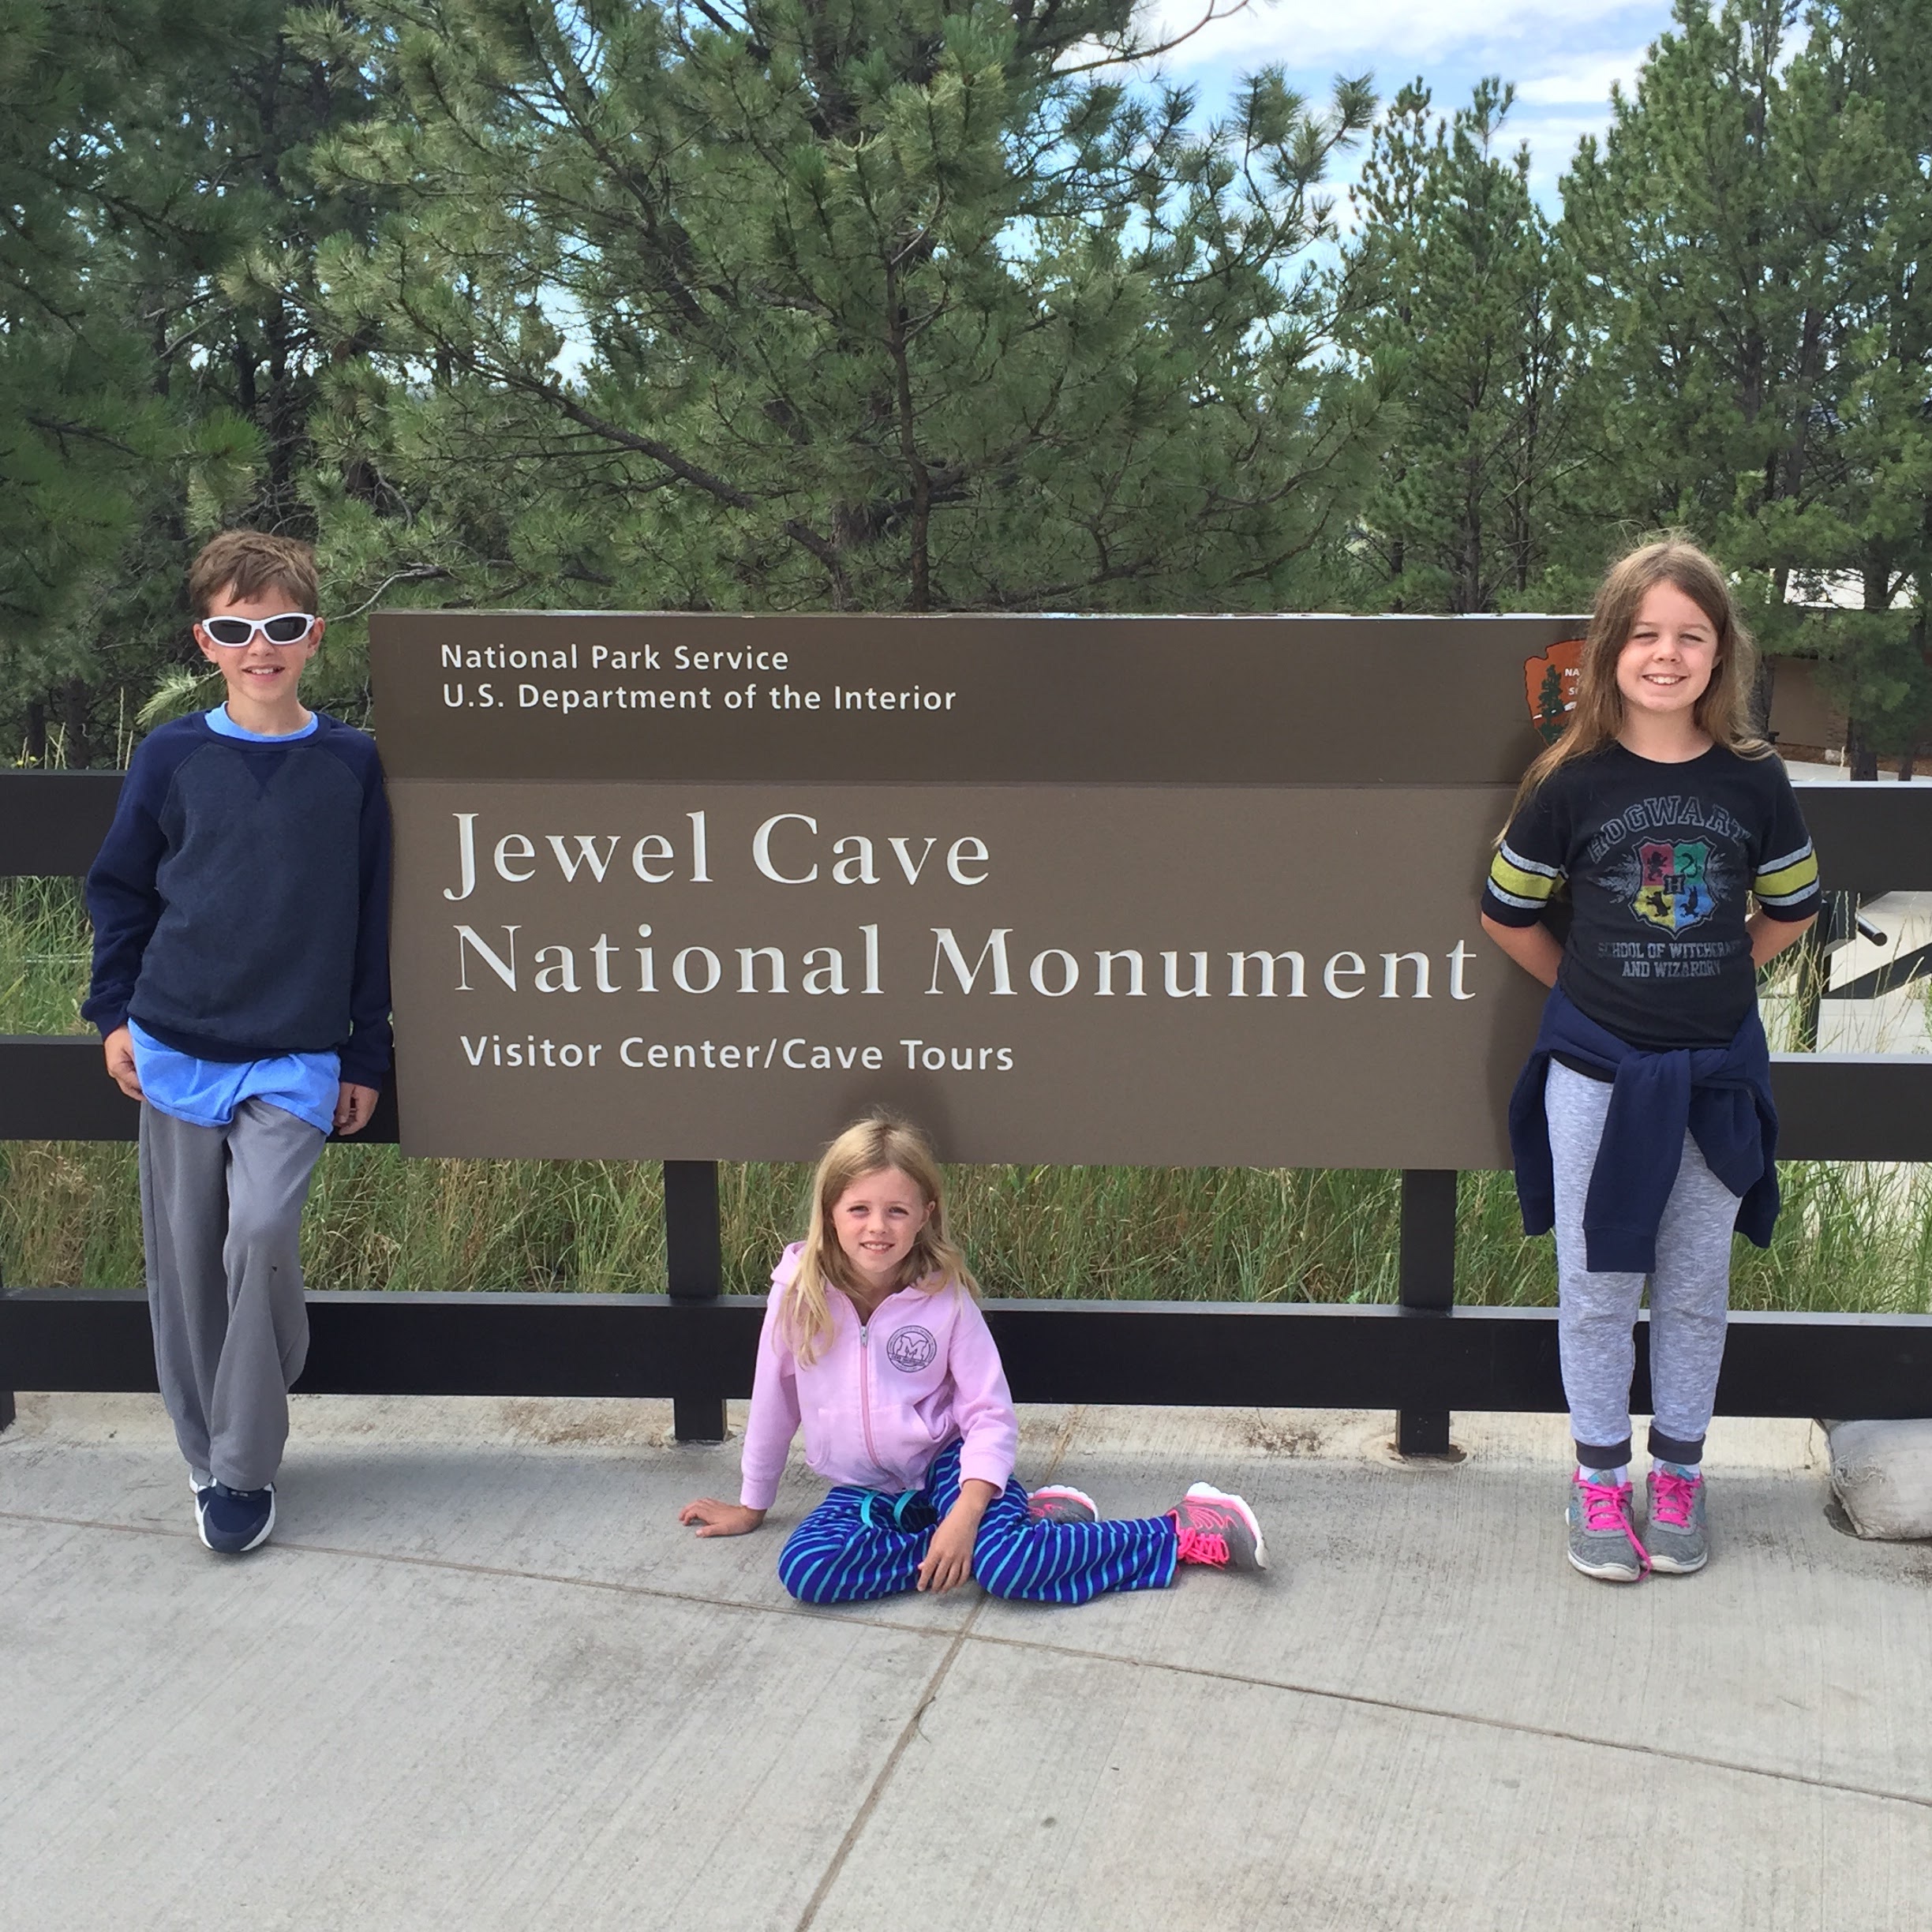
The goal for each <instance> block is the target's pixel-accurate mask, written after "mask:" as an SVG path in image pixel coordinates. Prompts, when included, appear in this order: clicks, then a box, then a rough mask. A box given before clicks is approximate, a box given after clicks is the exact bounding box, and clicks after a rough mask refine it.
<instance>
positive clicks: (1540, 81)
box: [1516, 47, 1646, 108]
mask: <svg viewBox="0 0 1932 1932" xmlns="http://www.w3.org/2000/svg"><path fill="white" fill-rule="evenodd" d="M1645 52H1646V50H1645V49H1644V48H1642V47H1633V48H1632V49H1631V51H1630V52H1628V53H1627V54H1583V55H1581V56H1579V57H1578V58H1576V59H1574V60H1570V61H1564V62H1560V63H1559V65H1557V66H1554V67H1550V68H1546V69H1544V71H1543V72H1542V73H1538V74H1535V75H1533V76H1532V77H1530V78H1529V79H1527V80H1519V81H1518V83H1517V85H1516V98H1517V99H1518V101H1520V102H1521V103H1522V104H1523V106H1525V107H1594V108H1601V107H1603V106H1604V103H1606V102H1607V101H1608V99H1609V98H1610V89H1611V88H1612V86H1614V85H1615V84H1616V83H1617V82H1618V81H1621V82H1622V83H1623V91H1624V92H1626V93H1628V92H1630V91H1631V86H1632V84H1633V83H1634V81H1635V80H1636V78H1637V69H1638V68H1639V67H1641V66H1642V65H1643V61H1644V54H1645Z"/></svg>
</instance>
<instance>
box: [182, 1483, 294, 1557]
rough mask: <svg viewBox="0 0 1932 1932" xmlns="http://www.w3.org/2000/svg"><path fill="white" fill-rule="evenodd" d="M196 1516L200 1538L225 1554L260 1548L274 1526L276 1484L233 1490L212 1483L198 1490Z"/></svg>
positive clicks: (238, 1553) (239, 1553) (237, 1553)
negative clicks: (262, 1487)
mask: <svg viewBox="0 0 1932 1932" xmlns="http://www.w3.org/2000/svg"><path fill="white" fill-rule="evenodd" d="M195 1515H196V1516H197V1518H198V1519H199V1522H200V1529H201V1541H203V1542H204V1544H207V1545H208V1548H210V1549H212V1550H215V1551H219V1552H220V1554H221V1555H223V1556H241V1554H242V1553H243V1552H244V1551H246V1550H252V1549H259V1548H260V1547H261V1546H262V1544H264V1543H266V1542H267V1541H268V1533H269V1531H270V1530H271V1529H274V1527H275V1485H274V1484H273V1483H271V1484H270V1485H268V1488H265V1489H230V1488H229V1487H228V1485H227V1484H226V1483H221V1482H217V1483H210V1484H209V1485H208V1487H207V1488H205V1489H198V1490H197V1491H196V1492H195Z"/></svg>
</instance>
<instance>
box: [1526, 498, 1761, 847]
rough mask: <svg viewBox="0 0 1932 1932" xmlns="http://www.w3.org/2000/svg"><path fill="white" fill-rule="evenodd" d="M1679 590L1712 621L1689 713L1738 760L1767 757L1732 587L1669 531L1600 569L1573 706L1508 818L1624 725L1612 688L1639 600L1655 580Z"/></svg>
mask: <svg viewBox="0 0 1932 1932" xmlns="http://www.w3.org/2000/svg"><path fill="white" fill-rule="evenodd" d="M1664 583H1667V584H1669V585H1671V586H1672V587H1673V588H1674V589H1676V590H1681V591H1682V592H1683V593H1684V595H1685V596H1686V597H1688V598H1690V601H1691V602H1692V603H1694V605H1696V606H1697V607H1698V609H1699V610H1701V611H1702V612H1703V613H1704V615H1705V616H1706V617H1708V618H1709V620H1710V621H1711V628H1712V629H1713V631H1715V632H1716V633H1717V658H1716V661H1715V662H1714V663H1713V665H1712V667H1711V675H1710V682H1709V683H1708V684H1706V685H1705V687H1704V689H1703V691H1702V692H1701V693H1700V694H1699V695H1698V701H1697V702H1696V704H1695V706H1693V707H1692V710H1691V717H1692V718H1693V719H1694V721H1695V722H1696V725H1697V727H1698V729H1699V730H1700V731H1702V732H1704V733H1705V735H1706V736H1708V737H1709V738H1710V739H1711V740H1712V742H1713V743H1716V744H1720V745H1722V746H1723V747H1724V748H1725V750H1726V751H1735V753H1736V754H1738V756H1739V757H1740V758H1765V757H1767V756H1769V753H1770V750H1771V747H1769V745H1768V744H1766V743H1765V741H1764V740H1763V739H1762V738H1761V737H1760V736H1758V732H1757V730H1756V728H1754V724H1753V721H1752V718H1751V693H1752V689H1753V687H1754V685H1755V683H1756V682H1757V676H1758V647H1757V646H1756V645H1755V644H1754V642H1752V640H1751V634H1750V631H1747V630H1746V629H1745V627H1744V624H1743V620H1742V619H1741V618H1740V617H1739V616H1738V612H1737V605H1736V603H1735V601H1734V600H1733V599H1732V595H1731V586H1730V585H1729V584H1728V582H1725V580H1724V572H1723V571H1721V570H1720V569H1719V568H1718V567H1717V563H1716V562H1715V560H1713V559H1712V558H1711V557H1709V556H1707V555H1706V554H1705V552H1703V551H1702V550H1700V549H1698V546H1697V545H1695V544H1694V543H1692V542H1690V541H1689V540H1688V539H1687V538H1685V537H1680V536H1677V535H1676V534H1672V535H1669V536H1666V537H1660V538H1658V539H1657V541H1655V542H1652V543H1647V544H1644V545H1642V546H1640V547H1639V548H1638V549H1634V550H1633V551H1631V552H1630V553H1629V554H1628V555H1627V556H1623V557H1620V558H1619V559H1618V560H1617V561H1616V563H1614V564H1612V565H1611V567H1610V568H1609V569H1608V571H1606V572H1605V573H1604V580H1603V582H1601V584H1599V585H1598V586H1597V597H1596V601H1595V602H1594V603H1593V605H1591V608H1590V623H1589V633H1588V635H1586V637H1585V638H1584V641H1583V662H1582V667H1581V668H1580V670H1579V672H1578V678H1577V696H1576V708H1575V710H1573V711H1572V712H1571V714H1570V721H1569V723H1568V724H1567V725H1565V726H1564V728H1563V735H1562V736H1560V737H1559V739H1557V740H1556V743H1554V744H1552V746H1551V747H1549V748H1548V751H1544V752H1543V753H1542V754H1541V755H1540V756H1538V757H1537V758H1536V760H1535V761H1534V762H1533V763H1532V764H1531V766H1530V767H1529V769H1528V770H1527V771H1526V772H1525V773H1523V776H1522V784H1519V785H1518V787H1517V788H1516V798H1515V803H1513V804H1512V805H1511V807H1510V816H1511V818H1515V815H1516V814H1517V813H1518V812H1519V811H1522V808H1523V807H1524V806H1525V805H1526V804H1527V803H1529V799H1531V797H1532V796H1534V794H1535V792H1536V790H1537V787H1538V786H1539V785H1541V784H1542V783H1543V781H1544V780H1545V779H1546V778H1548V777H1549V776H1550V774H1551V773H1552V772H1554V771H1556V770H1557V769H1559V767H1560V766H1564V765H1567V764H1568V763H1569V762H1571V760H1572V759H1573V758H1588V757H1589V755H1590V754H1591V753H1592V752H1594V751H1601V750H1602V749H1603V748H1604V746H1606V745H1607V744H1608V743H1611V742H1612V740H1613V739H1615V738H1616V735H1617V733H1618V732H1619V731H1621V730H1622V729H1623V693H1622V692H1621V691H1619V690H1618V689H1617V680H1616V673H1617V660H1618V658H1619V657H1621V656H1622V655H1623V646H1625V645H1626V644H1627V643H1628V642H1630V636H1631V631H1634V629H1635V628H1636V627H1637V613H1638V610H1639V609H1641V608H1642V605H1643V601H1644V599H1645V597H1647V596H1648V595H1649V593H1650V592H1651V591H1653V590H1655V589H1656V588H1657V586H1658V585H1659V584H1664Z"/></svg>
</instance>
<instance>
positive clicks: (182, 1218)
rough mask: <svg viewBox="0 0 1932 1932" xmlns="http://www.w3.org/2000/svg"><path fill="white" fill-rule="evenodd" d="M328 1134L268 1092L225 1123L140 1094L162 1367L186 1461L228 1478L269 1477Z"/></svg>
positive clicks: (146, 1221)
mask: <svg viewBox="0 0 1932 1932" xmlns="http://www.w3.org/2000/svg"><path fill="white" fill-rule="evenodd" d="M323 1140H324V1136H323V1135H322V1133H321V1132H320V1130H319V1129H316V1128H314V1127H311V1126H310V1125H309V1123H308V1122H307V1121H301V1120H298V1119H297V1118H295V1116H294V1114H288V1113H285V1112H283V1110H282V1109H281V1108H280V1107H278V1106H270V1105H269V1104H268V1103H267V1102H266V1101H265V1100H245V1101H243V1102H242V1103H241V1106H238V1108H237V1109H236V1110H235V1114H234V1119H233V1120H231V1121H230V1122H229V1123H228V1125H227V1126H225V1127H197V1126H195V1125H193V1124H192V1123H191V1122H189V1121H184V1120H178V1119H177V1118H175V1117H174V1115H173V1114H163V1112H162V1111H161V1110H160V1109H159V1107H155V1106H149V1105H148V1104H147V1103H145V1102H144V1103H142V1106H141V1118H140V1186H141V1232H142V1236H143V1238H144V1241H145V1244H146V1248H147V1257H148V1313H149V1315H150V1316H151V1318H152V1321H153V1324H154V1342H155V1369H156V1370H157V1372H159V1376H160V1382H161V1396H162V1399H163V1402H166V1403H167V1412H168V1414H169V1416H170V1417H171V1418H172V1419H173V1421H174V1440H176V1441H177V1442H178V1443H180V1445H181V1452H182V1455H184V1456H185V1457H186V1458H188V1466H189V1468H190V1469H191V1470H196V1471H197V1472H200V1473H205V1474H210V1475H212V1476H213V1477H214V1478H215V1481H217V1482H222V1483H226V1484H227V1485H228V1486H229V1487H230V1488H232V1489H260V1488H263V1487H264V1485H267V1484H268V1483H270V1482H272V1481H274V1480H275V1471H276V1470H278V1469H279V1468H280V1467H281V1466H282V1451H283V1447H285V1446H286V1443H287V1441H288V1388H289V1384H290V1383H291V1382H293V1381H294V1380H295V1378H296V1377H297V1376H298V1375H300V1374H301V1368H302V1363H303V1361H304V1360H305V1358H306V1357H307V1355H308V1353H309V1311H308V1309H307V1307H306V1305H305V1303H304V1302H303V1300H302V1278H301V1256H300V1252H299V1247H298V1242H299V1239H300V1233H301V1211H302V1204H303V1202H304V1201H305V1200H307V1198H308V1195H309V1179H310V1177H311V1176H312V1175H313V1174H314V1172H315V1164H316V1159H317V1157H318V1156H319V1155H320V1153H321V1151H322V1145H323Z"/></svg>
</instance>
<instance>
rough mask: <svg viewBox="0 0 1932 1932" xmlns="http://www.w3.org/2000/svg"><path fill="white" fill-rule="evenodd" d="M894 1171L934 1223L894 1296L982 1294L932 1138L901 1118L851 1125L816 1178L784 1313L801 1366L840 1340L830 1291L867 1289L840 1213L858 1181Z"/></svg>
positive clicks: (918, 1240) (876, 1117) (904, 1267)
mask: <svg viewBox="0 0 1932 1932" xmlns="http://www.w3.org/2000/svg"><path fill="white" fill-rule="evenodd" d="M886 1168H896V1169H897V1170H898V1171H899V1172H900V1174H904V1176H905V1178H907V1179H908V1181H911V1182H912V1185H914V1186H915V1188H917V1189H919V1196H920V1198H921V1199H922V1200H924V1201H926V1202H927V1204H928V1205H929V1206H930V1208H931V1210H932V1211H931V1212H930V1214H929V1215H927V1217H926V1225H925V1226H923V1228H921V1229H920V1230H919V1232H918V1234H915V1235H914V1236H913V1237H912V1249H911V1251H910V1252H908V1255H907V1256H906V1258H905V1260H904V1262H903V1263H902V1264H900V1279H899V1280H898V1281H897V1282H895V1283H894V1284H893V1287H894V1291H895V1292H897V1290H898V1289H900V1288H911V1287H915V1286H917V1287H920V1288H922V1289H923V1290H924V1291H925V1292H926V1293H927V1294H936V1293H937V1292H938V1290H940V1289H942V1288H945V1287H949V1286H958V1287H959V1288H961V1289H963V1290H964V1291H965V1292H966V1293H967V1294H970V1295H973V1296H975V1297H976V1296H977V1295H978V1294H979V1283H978V1282H975V1280H974V1279H973V1278H972V1271H971V1270H970V1269H969V1268H968V1267H967V1265H966V1257H965V1256H964V1255H963V1254H961V1253H960V1251H959V1249H957V1247H955V1246H954V1245H953V1239H952V1237H951V1236H950V1235H949V1234H948V1233H947V1232H946V1222H945V1183H944V1182H943V1181H942V1179H941V1178H940V1174H939V1163H938V1160H937V1159H934V1155H933V1151H932V1148H930V1146H929V1145H928V1144H927V1140H926V1136H924V1135H923V1133H920V1132H919V1129H917V1128H916V1127H915V1126H914V1125H912V1122H911V1121H904V1120H901V1119H900V1118H898V1116H897V1114H886V1113H877V1114H869V1115H867V1118H865V1119H863V1120H862V1121H858V1122H857V1123H856V1125H852V1126H850V1127H848V1128H847V1129H845V1131H844V1133H842V1134H841V1135H840V1136H839V1137H838V1138H837V1140H834V1141H833V1143H832V1144H831V1145H830V1146H829V1148H826V1151H825V1155H824V1157H823V1158H822V1159H821V1160H820V1161H819V1163H818V1172H817V1173H816V1174H814V1175H813V1176H812V1189H811V1217H810V1219H809V1222H808V1224H807V1228H806V1232H805V1247H804V1252H803V1253H802V1254H800V1255H799V1263H798V1271H797V1272H796V1274H794V1275H793V1276H792V1284H791V1286H790V1287H789V1288H788V1289H787V1290H786V1291H785V1298H784V1305H783V1306H782V1307H781V1309H780V1310H779V1316H778V1323H779V1327H780V1330H781V1332H782V1333H783V1335H784V1339H785V1341H786V1342H787V1343H788V1345H789V1346H790V1347H791V1350H792V1354H794V1355H795V1356H796V1357H797V1358H798V1359H799V1361H800V1362H803V1363H805V1364H807V1365H809V1364H811V1363H812V1362H814V1361H817V1360H818V1357H820V1356H821V1355H822V1354H824V1353H825V1351H826V1346H827V1345H828V1344H829V1342H830V1341H831V1339H832V1332H833V1328H832V1321H833V1317H832V1302H831V1295H830V1292H829V1291H830V1290H831V1289H833V1288H841V1289H844V1290H846V1291H847V1292H848V1293H852V1294H858V1293H862V1292H863V1284H862V1283H861V1282H860V1281H859V1278H858V1276H857V1275H856V1274H854V1273H853V1271H852V1264H851V1262H849V1261H848V1260H847V1259H846V1258H845V1250H844V1249H843V1248H841V1246H840V1245H839V1240H838V1234H837V1230H835V1229H834V1227H833V1224H832V1211H833V1209H834V1208H835V1207H837V1205H838V1204H839V1203H840V1201H841V1200H843V1199H844V1196H845V1191H846V1189H848V1188H849V1187H850V1186H851V1185H852V1183H853V1182H854V1181H859V1180H861V1179H863V1178H864V1177H865V1176H866V1175H867V1174H878V1172H880V1171H881V1170H882V1169H886Z"/></svg>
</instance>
